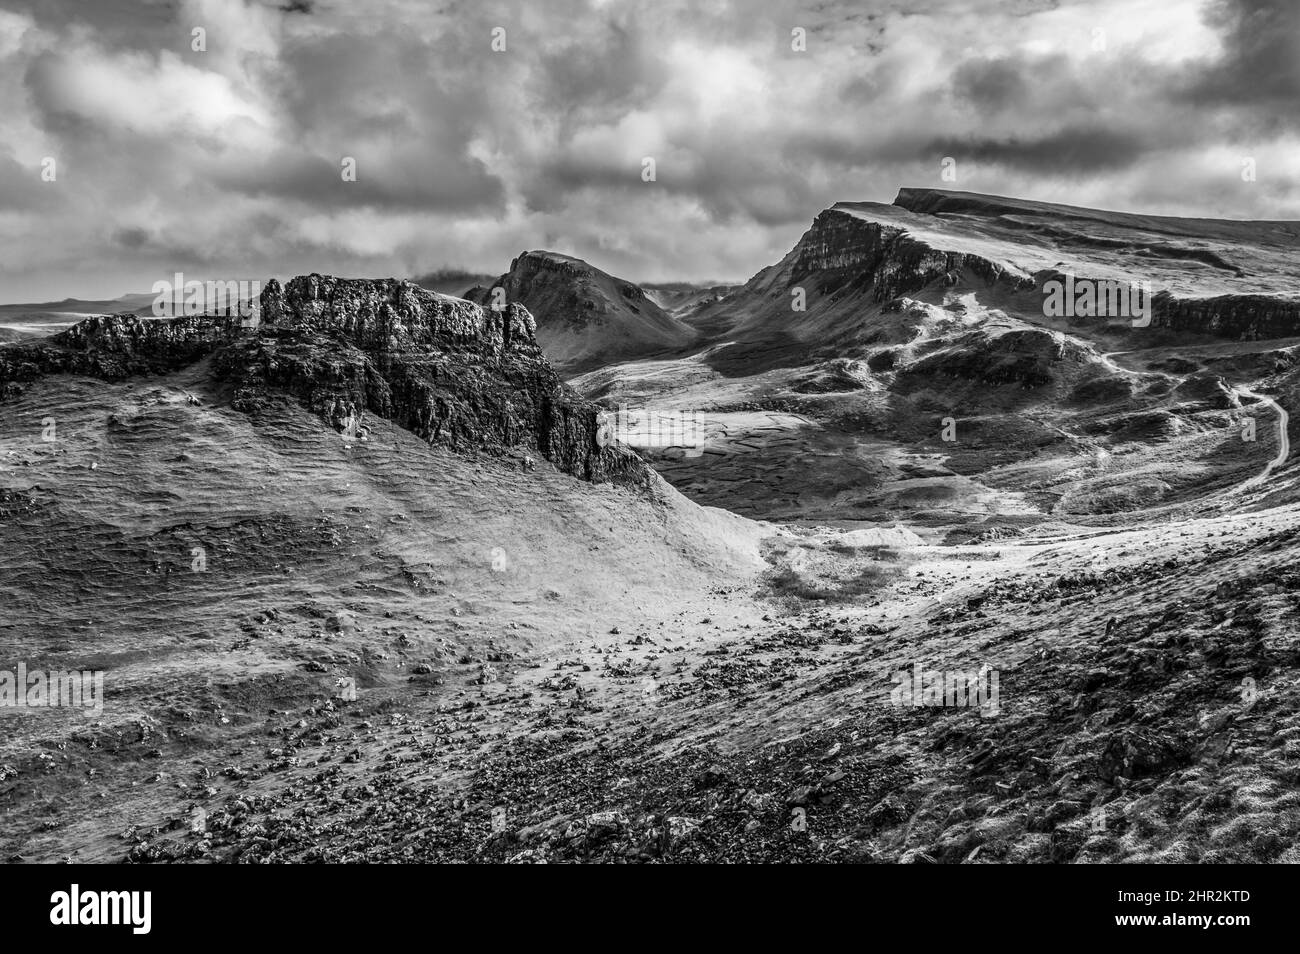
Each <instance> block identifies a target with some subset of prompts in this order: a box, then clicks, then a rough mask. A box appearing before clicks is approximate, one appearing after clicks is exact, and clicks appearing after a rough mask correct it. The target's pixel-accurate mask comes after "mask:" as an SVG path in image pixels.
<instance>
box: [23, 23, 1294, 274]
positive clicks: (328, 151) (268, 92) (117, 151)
mask: <svg viewBox="0 0 1300 954" xmlns="http://www.w3.org/2000/svg"><path fill="white" fill-rule="evenodd" d="M867 6H869V7H870V9H863V5H861V4H858V3H855V2H852V0H827V2H819V3H818V4H816V5H813V6H807V5H802V4H799V3H797V2H794V0H790V2H786V0H779V2H764V3H753V2H741V0H717V2H714V3H709V4H699V3H696V2H692V0H661V2H656V3H655V4H630V3H618V2H614V3H608V2H598V0H548V2H547V3H546V4H544V5H543V4H537V3H533V2H525V0H473V2H471V0H450V2H449V3H448V4H446V5H443V6H441V7H439V6H434V5H429V4H428V3H426V2H424V0H374V2H372V3H368V4H366V5H358V6H352V5H346V4H339V3H315V2H310V0H287V2H286V0H258V2H252V0H158V2H127V0H99V2H97V3H81V2H73V0H39V2H38V0H0V143H4V144H6V145H5V147H0V211H3V212H5V213H8V214H9V215H10V216H11V219H10V223H9V224H10V226H11V228H10V231H9V233H8V234H7V235H6V234H2V233H0V261H3V262H5V264H6V267H7V269H8V270H7V271H6V272H5V280H6V283H10V282H12V281H13V280H14V279H15V276H18V277H19V279H20V280H22V281H24V282H27V283H28V286H25V287H30V288H31V291H30V292H29V294H28V296H27V297H31V298H40V297H61V295H62V294H65V293H74V292H75V293H78V294H82V293H87V294H89V293H94V292H98V291H100V290H99V289H93V288H86V289H82V288H72V289H69V288H65V287H64V286H63V284H60V283H66V281H67V276H68V275H69V274H76V275H78V277H79V278H82V277H86V276H94V275H96V274H100V273H102V275H104V276H108V277H106V278H103V279H102V280H103V281H105V282H108V281H110V280H111V281H112V282H113V287H114V288H117V286H119V285H123V284H125V285H129V284H131V281H132V279H131V278H130V276H131V275H133V274H139V275H141V276H142V277H143V276H147V275H154V274H157V273H159V270H162V269H166V268H169V267H176V266H177V265H181V266H184V267H186V268H191V267H193V268H200V267H210V268H215V269H220V270H221V271H222V272H223V273H224V274H258V273H266V274H271V273H281V274H282V273H283V272H284V271H285V270H291V269H293V268H299V267H307V268H317V269H322V270H323V269H330V270H336V271H342V272H347V273H363V272H364V273H366V274H385V273H393V272H398V271H400V270H401V269H403V268H406V267H412V265H411V263H418V266H414V267H421V268H426V267H428V266H430V265H436V264H437V263H439V262H448V263H455V264H457V265H463V266H464V267H466V268H468V269H470V270H481V271H483V272H486V273H489V274H495V273H499V272H500V271H502V270H503V269H504V267H505V265H506V264H507V263H508V261H509V258H510V256H511V255H512V254H515V253H517V252H518V250H519V249H520V248H525V247H528V248H533V247H544V246H547V245H555V246H558V247H557V251H566V252H569V253H571V254H578V255H582V256H584V257H594V258H595V259H596V264H598V265H601V266H602V267H606V268H607V269H613V270H614V271H617V272H619V273H620V274H627V275H628V276H629V277H633V278H635V277H639V276H644V277H647V278H657V279H671V278H693V277H708V278H738V277H739V278H743V277H746V276H748V275H749V274H752V273H753V272H754V271H756V270H757V269H758V268H760V267H761V266H763V265H765V264H768V263H770V262H771V261H773V260H775V258H777V257H779V256H780V255H781V254H782V253H783V252H784V251H785V250H786V249H787V248H788V247H789V245H790V244H792V243H793V242H794V241H795V240H796V239H797V237H798V235H799V234H800V233H801V232H802V230H803V229H804V228H805V227H806V225H807V223H808V222H809V221H810V220H811V219H812V217H813V216H814V215H816V213H817V212H818V211H819V210H820V209H821V208H824V207H825V206H827V205H829V204H831V203H833V202H835V201H837V200H841V199H846V200H861V199H877V200H886V201H887V200H888V199H890V198H892V196H893V195H894V194H895V193H896V191H897V189H898V188H899V187H900V186H904V185H920V186H924V185H935V186H940V187H944V186H947V187H952V186H954V185H955V186H956V187H957V188H962V189H970V190H973V191H987V192H997V193H1001V194H1012V195H1023V196H1026V197H1029V198H1041V199H1046V200H1049V201H1071V202H1075V203H1076V204H1098V205H1103V206H1106V207H1110V208H1129V209H1135V210H1144V211H1151V212H1165V213H1170V212H1172V213H1184V214H1219V215H1225V216H1233V217H1242V218H1247V217H1257V218H1259V217H1267V216H1277V215H1279V214H1300V191H1298V190H1300V184H1296V183H1294V182H1293V181H1292V179H1291V178H1287V175H1286V174H1285V170H1286V169H1288V168H1289V165H1288V157H1289V155H1290V150H1291V148H1292V138H1291V136H1292V130H1293V129H1294V126H1295V119H1296V117H1297V116H1298V115H1300V112H1297V110H1296V109H1295V108H1294V104H1295V103H1296V102H1297V101H1300V3H1296V2H1284V0H1275V2H1260V0H1217V2H1211V3H1208V4H1205V3H1201V2H1200V0H1167V2H1165V3H1163V4H1146V5H1138V6H1134V7H1132V8H1124V9H1123V10H1120V9H1119V8H1118V6H1117V5H1116V4H1114V3H1113V2H1110V0H1105V2H1103V0H1095V2H1094V0H1080V2H1078V3H1072V4H1058V3H1055V2H1052V0H1021V2H1016V3H1008V2H1006V0H880V2H873V3H872V4H869V5H867ZM200 26H201V27H202V28H203V29H204V30H205V31H206V37H207V49H206V50H204V51H195V50H193V49H192V47H191V32H192V30H193V29H195V28H197V27H200ZM795 29H800V30H803V31H805V34H806V37H807V49H806V51H799V50H795V49H793V48H792V46H791V42H790V41H791V31H792V30H795ZM494 30H498V31H499V30H504V31H505V36H506V37H507V47H506V49H505V50H504V51H500V52H496V51H494V50H493V49H492V46H491V43H492V36H493V31H494ZM1097 31H1100V32H1101V33H1103V34H1104V35H1105V37H1106V41H1107V42H1105V43H1102V44H1099V45H1097V46H1096V47H1095V48H1094V45H1093V44H1094V40H1095V37H1096V33H1097ZM47 155H49V156H55V157H57V159H58V162H59V181H58V184H57V186H55V187H53V188H45V187H44V184H42V183H41V182H40V180H39V161H40V159H41V158H42V157H43V156H47ZM1246 155H1249V156H1258V158H1259V160H1260V162H1259V167H1260V170H1261V176H1260V182H1259V183H1258V186H1257V187H1256V188H1241V187H1239V186H1240V179H1239V177H1238V174H1237V173H1238V170H1239V168H1240V164H1239V158H1240V157H1241V156H1246ZM646 156H650V157H653V158H654V159H655V161H656V164H657V169H656V172H657V181H655V182H653V183H647V182H643V181H642V179H641V171H642V166H641V160H642V158H643V157H646ZM944 156H952V157H954V158H956V159H957V160H958V168H959V170H961V173H960V174H961V178H959V180H958V182H956V183H948V182H945V181H944V180H941V179H940V177H939V172H940V164H939V160H940V159H941V158H943V157H944ZM344 157H352V158H354V159H355V160H356V163H357V181H356V182H345V181H344V180H343V177H342V175H341V172H342V167H341V162H342V160H343V158H344ZM1216 184H1222V185H1223V186H1224V187H1222V188H1219V187H1216ZM88 226H89V227H88ZM29 234H38V235H40V236H41V241H39V242H35V243H34V242H32V241H31V240H30V239H29V238H25V236H27V235H29ZM85 263H94V265H93V268H92V267H91V266H86V265H85ZM74 264H75V265H76V267H75V268H74V267H73V266H74ZM83 266H84V267H83ZM95 268H98V269H100V273H96V272H94V269H95ZM55 286H57V287H55ZM119 290H121V289H119ZM47 292H48V294H47Z"/></svg>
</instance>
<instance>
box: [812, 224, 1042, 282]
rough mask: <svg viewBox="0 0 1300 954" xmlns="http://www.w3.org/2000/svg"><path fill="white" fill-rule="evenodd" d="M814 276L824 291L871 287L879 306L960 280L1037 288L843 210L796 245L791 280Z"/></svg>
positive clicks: (992, 265) (975, 258) (978, 259)
mask: <svg viewBox="0 0 1300 954" xmlns="http://www.w3.org/2000/svg"><path fill="white" fill-rule="evenodd" d="M809 276H813V277H814V278H815V281H816V286H817V288H818V290H819V291H823V292H829V291H834V290H842V291H849V290H855V289H862V290H867V289H869V290H870V294H871V300H873V301H876V302H885V301H889V300H891V299H894V298H897V297H899V296H900V295H909V294H912V293H914V292H917V291H920V290H921V289H922V288H924V287H926V286H927V285H929V284H930V283H931V282H935V281H941V282H944V283H946V284H953V283H954V282H956V281H957V280H958V279H959V278H966V279H967V280H969V279H971V278H975V279H979V280H981V281H984V282H987V283H990V284H992V283H996V282H1006V283H1008V284H1009V285H1010V286H1011V287H1013V288H1017V289H1019V288H1029V287H1033V282H1032V280H1029V279H1026V278H1025V277H1024V276H1017V275H1014V274H1013V273H1011V272H1009V271H1008V270H1007V269H1006V268H1004V267H1003V266H1002V265H1000V264H998V263H997V262H994V261H990V260H989V259H987V258H984V257H983V256H980V255H973V254H969V253H964V252H949V251H942V250H940V249H936V248H933V247H932V246H930V245H928V244H927V243H925V242H923V241H920V240H919V239H917V238H915V237H914V236H912V235H911V234H910V233H908V232H907V230H906V229H904V228H902V227H895V226H890V225H887V224H884V223H881V222H872V221H869V220H866V219H863V218H860V217H858V216H855V215H852V214H850V213H848V212H844V211H841V210H839V209H827V210H826V211H825V212H822V213H821V214H820V215H818V216H817V218H816V219H814V220H813V224H812V227H811V228H810V229H809V230H808V231H807V232H805V233H804V235H803V238H801V239H800V240H799V244H798V245H797V246H795V249H794V251H793V260H792V262H791V272H790V277H791V280H792V281H793V282H794V283H796V284H797V283H799V282H800V281H803V280H805V279H806V278H808V277H809Z"/></svg>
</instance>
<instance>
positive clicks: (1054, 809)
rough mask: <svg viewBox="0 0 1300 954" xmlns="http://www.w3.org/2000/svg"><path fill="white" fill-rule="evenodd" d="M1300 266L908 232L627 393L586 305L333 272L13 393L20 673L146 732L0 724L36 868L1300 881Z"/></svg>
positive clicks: (1088, 239) (7, 368) (0, 358)
mask: <svg viewBox="0 0 1300 954" xmlns="http://www.w3.org/2000/svg"><path fill="white" fill-rule="evenodd" d="M1295 235H1296V232H1295V230H1294V225H1293V224H1291V223H1216V222H1209V221H1203V220H1171V219H1155V218H1149V217H1143V216H1133V215H1124V214H1120V213H1108V212H1097V211H1094V210H1082V209H1070V208H1068V207H1063V206H1048V205H1045V204H1042V203H1026V202H1021V201H1019V200H1010V199H1003V198H1000V197H988V196H972V195H966V194H961V193H939V192H930V191H921V190H904V192H903V193H902V194H900V196H899V198H898V200H896V203H895V204H893V205H883V204H871V203H852V204H842V205H839V206H836V207H835V208H833V209H831V210H827V211H826V212H824V213H822V214H821V215H819V216H818V217H817V218H816V220H815V221H814V223H813V225H812V227H811V228H810V229H809V231H808V233H807V234H805V235H804V236H803V238H802V239H801V240H800V242H799V243H798V244H797V245H796V247H795V248H794V249H793V250H792V251H791V253H790V255H788V256H787V257H786V258H785V259H784V260H783V261H782V262H781V263H778V264H776V265H774V266H772V267H770V268H768V269H764V270H763V271H762V272H760V273H759V274H758V275H756V276H755V277H754V278H753V279H752V280H751V281H750V282H748V283H746V284H745V285H743V286H740V287H736V288H727V287H719V288H717V289H715V290H711V291H707V292H704V291H699V292H691V291H689V290H687V289H685V288H676V289H671V290H664V291H662V292H655V291H654V290H651V291H650V292H649V293H648V295H647V299H649V298H652V297H655V296H656V295H658V296H659V302H660V304H658V305H655V307H656V308H660V309H661V310H662V312H663V314H671V316H672V318H673V320H674V321H675V322H679V323H681V324H683V325H688V326H689V330H688V331H686V332H683V334H682V337H681V338H680V339H679V340H678V341H677V343H676V345H675V346H673V347H666V348H665V349H664V350H663V351H662V352H647V353H641V354H638V355H637V356H635V357H634V358H630V359H627V360H624V359H621V358H611V359H609V360H610V361H611V362H612V363H605V364H600V363H599V362H597V364H598V366H593V367H592V368H590V369H588V370H585V371H583V372H582V373H577V371H579V370H581V369H582V364H581V362H578V363H577V364H573V365H566V364H565V362H566V360H568V359H567V358H566V355H569V356H572V355H573V354H574V353H575V352H573V351H572V350H569V349H570V345H569V344H565V343H563V342H562V343H561V344H560V345H559V350H558V351H557V352H556V353H555V354H554V355H549V354H547V338H546V336H545V335H544V334H543V329H544V328H545V327H547V326H548V324H549V323H551V322H554V321H556V320H557V319H563V317H564V310H565V309H567V308H571V307H572V305H571V302H572V300H573V298H572V296H574V295H581V294H584V292H583V291H582V289H583V288H584V287H585V286H584V284H583V282H584V281H585V280H586V276H587V275H589V274H590V272H588V271H587V269H586V268H577V267H576V266H575V267H574V268H573V269H571V270H570V271H568V272H566V273H564V274H562V275H559V276H558V277H556V276H552V277H550V278H548V280H547V281H548V286H547V287H548V291H547V296H545V297H544V298H541V299H537V300H536V301H535V304H536V307H537V310H538V312H539V314H538V317H537V318H536V321H534V317H533V314H532V311H533V305H532V304H528V303H527V302H526V301H521V298H516V297H514V296H511V297H510V300H509V302H508V303H507V306H506V307H505V308H504V309H503V310H500V311H498V310H494V309H492V308H491V307H482V305H480V304H478V303H474V302H469V301H465V300H460V299H455V298H450V297H447V296H445V295H440V294H436V293H434V292H431V291H427V290H424V289H421V288H419V287H418V286H417V285H413V284H410V283H403V282H397V281H345V280H340V279H333V278H328V277H324V276H315V275H314V276H304V277H300V278H296V279H294V280H292V281H290V282H287V283H286V284H285V285H284V286H283V287H282V286H280V285H279V284H277V283H268V286H267V288H266V291H265V293H264V294H263V299H262V323H261V324H260V325H259V326H257V327H245V326H244V325H242V324H241V323H239V322H238V321H233V320H229V319H223V318H215V317H200V318H193V319H175V320H170V321H165V322H148V321H143V320H141V319H137V318H133V317H130V316H116V317H102V318H95V319H92V320H88V321H85V322H82V323H81V324H79V325H77V326H75V327H73V328H72V329H70V330H68V331H65V332H61V333H60V334H57V335H54V336H52V337H50V338H46V339H41V340H39V341H30V342H22V343H19V344H12V345H8V346H6V347H4V348H3V349H0V388H3V391H2V392H0V393H3V399H2V401H0V468H2V469H0V494H2V495H3V496H0V544H2V545H0V588H3V595H4V597H5V602H6V605H7V606H9V607H10V608H11V610H10V612H9V613H7V614H6V616H5V618H4V619H3V620H2V621H0V645H2V646H4V647H6V648H7V651H6V653H5V656H6V658H5V659H3V660H0V668H4V667H6V666H8V667H10V668H12V666H13V665H14V664H15V663H16V662H17V661H19V660H22V661H25V662H26V664H27V665H28V666H29V667H33V668H34V667H38V666H43V667H46V668H49V669H61V668H73V667H76V668H101V669H104V670H106V681H105V682H106V687H107V693H108V695H107V699H106V704H105V709H104V712H103V714H102V715H100V716H97V717H92V716H86V715H82V714H79V713H76V712H70V711H66V710H39V711H23V710H0V720H4V725H5V728H6V730H7V731H6V732H5V733H3V742H0V811H2V812H3V818H4V824H3V826H0V852H3V857H5V858H7V859H8V860H13V861H18V860H22V861H50V860H60V859H65V858H72V859H76V860H97V861H118V860H123V859H128V860H132V861H140V862H145V861H167V860H183V861H241V862H265V861H343V860H349V861H359V860H367V861H428V860H445V861H493V862H495V861H514V862H568V861H620V862H648V861H666V862H687V861H720V860H726V861H746V860H749V861H849V862H945V863H947V862H951V863H958V862H966V863H996V862H1008V861H1010V862H1020V861H1023V862H1103V861H1104V862H1126V861H1192V862H1226V861H1263V862H1294V861H1297V860H1300V854H1298V852H1300V847H1297V836H1298V835H1300V714H1298V711H1297V701H1298V697H1297V693H1298V692H1300V635H1297V626H1296V616H1297V611H1300V597H1298V596H1297V583H1298V582H1300V552H1298V551H1297V546H1296V542H1295V526H1296V519H1297V507H1300V485H1298V483H1297V472H1296V469H1295V468H1294V467H1293V466H1292V463H1291V455H1290V434H1289V420H1290V418H1289V412H1290V410H1293V409H1294V407H1295V406H1296V401H1295V398H1296V387H1297V384H1296V372H1295V348H1296V345H1297V344H1300V326H1298V325H1296V324H1294V323H1293V320H1292V318H1291V311H1290V309H1291V307H1292V306H1291V298H1290V297H1289V291H1288V289H1295V288H1297V287H1300V284H1297V282H1296V281H1294V280H1293V279H1296V278H1300V276H1295V275H1294V274H1293V272H1292V271H1291V269H1292V268H1293V267H1294V266H1293V264H1292V260H1293V254H1292V253H1293V244H1294V241H1295ZM518 264H519V263H518V261H517V262H516V263H515V265H514V266H512V270H511V271H512V272H514V271H516V269H517V266H518ZM1062 272H1069V273H1070V274H1075V275H1079V276H1086V275H1094V274H1095V275H1103V274H1105V275H1112V274H1115V275H1122V276H1126V277H1127V278H1132V279H1135V280H1145V281H1153V282H1158V283H1159V284H1160V285H1161V286H1162V288H1164V289H1165V291H1166V295H1165V296H1164V297H1162V298H1161V299H1160V300H1159V303H1158V305H1157V308H1156V312H1155V316H1154V317H1155V320H1154V321H1153V322H1152V324H1151V326H1150V327H1143V328H1136V327H1133V326H1132V325H1131V324H1129V323H1128V322H1119V321H1099V320H1097V319H1090V320H1089V319H1079V320H1056V319H1049V318H1047V317H1045V316H1044V314H1043V310H1042V307H1041V301H1042V284H1043V282H1044V281H1045V280H1047V278H1048V277H1049V276H1051V275H1055V274H1061V273H1062ZM503 281H504V279H503ZM796 288H802V289H803V290H804V292H805V302H804V304H805V308H804V309H803V310H802V311H800V310H795V309H792V308H791V302H792V301H793V300H794V299H793V296H792V291H793V290H794V289H796ZM670 292H671V293H670ZM620 295H622V293H620ZM475 297H479V296H477V295H476V296H475ZM622 297H623V298H624V300H629V301H630V300H639V299H637V298H636V295H635V294H634V293H632V294H629V295H625V296H622ZM593 300H594V299H593ZM489 304H490V302H489ZM624 319H627V315H626V314H624V315H622V316H621V317H620V318H619V320H624ZM584 327H585V326H584ZM593 327H594V329H595V330H592V331H591V332H590V334H591V344H592V346H593V348H594V349H595V350H593V351H592V354H596V353H597V352H598V351H599V349H600V348H602V347H604V344H605V342H606V338H605V337H604V333H603V332H601V331H600V330H599V324H598V323H597V325H595V326H593ZM582 340H583V339H582V336H581V335H575V337H574V338H573V339H572V341H573V342H578V343H579V344H580V343H581V342H582ZM548 358H550V359H551V360H548ZM584 360H585V359H584ZM604 360H606V359H605V358H601V359H600V361H604ZM552 362H558V363H559V364H560V365H561V366H562V367H565V370H566V373H570V374H575V373H576V376H574V377H573V378H572V379H571V383H572V385H573V388H572V389H571V388H570V387H568V386H566V385H565V384H564V383H562V382H561V380H560V378H559V376H558V375H557V373H556V372H555V371H553V370H552V369H551V367H552ZM580 395H584V396H585V397H584V396H580ZM618 403H627V404H629V405H632V406H634V407H637V408H640V409H643V410H654V411H659V412H664V413H671V412H674V411H682V412H687V411H697V412H699V413H700V414H701V415H702V416H703V417H704V418H705V420H706V421H707V428H708V433H709V439H708V442H707V445H706V447H705V448H704V453H703V454H702V455H700V456H698V457H692V456H684V455H681V454H680V453H677V452H672V451H669V452H663V451H656V450H646V451H645V453H644V455H642V456H638V455H637V454H634V453H632V452H631V451H630V450H629V449H627V448H625V447H620V446H619V445H618V443H617V442H614V443H610V441H609V440H608V439H606V438H604V437H602V429H601V417H600V415H599V411H600V404H604V405H605V406H606V407H612V406H614V405H615V404H618ZM945 419H946V420H947V422H948V423H945ZM51 421H52V422H53V431H51V429H50V423H49V422H51ZM949 424H951V425H952V430H950V431H948V434H947V436H945V430H946V429H948V425H949ZM1252 428H1253V430H1252ZM1247 435H1249V437H1251V438H1253V439H1246V438H1247ZM647 461H648V464H647ZM196 554H198V555H200V556H201V557H202V559H201V560H200V559H199V558H198V557H197V556H196ZM913 667H919V668H920V669H922V670H927V671H938V672H941V673H947V674H950V675H951V674H954V673H960V674H963V675H965V674H970V675H972V676H974V675H975V674H984V676H983V677H982V678H988V677H989V674H996V678H997V697H996V703H997V704H996V706H993V707H991V706H989V705H984V706H983V707H979V706H973V705H919V706H913V705H906V704H901V705H900V704H898V702H899V700H898V699H897V697H896V695H893V693H894V691H895V690H896V688H897V685H898V683H899V677H898V674H900V673H902V674H907V675H908V676H909V677H910V674H911V673H912V672H913ZM918 701H925V700H918ZM930 701H934V700H930ZM986 701H987V700H986Z"/></svg>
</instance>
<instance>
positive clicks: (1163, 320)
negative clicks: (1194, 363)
mask: <svg viewBox="0 0 1300 954" xmlns="http://www.w3.org/2000/svg"><path fill="white" fill-rule="evenodd" d="M1151 325H1152V327H1155V328H1169V329H1171V330H1173V331H1190V332H1195V333H1197V334H1208V335H1216V336H1218V337H1221V338H1233V339H1235V340H1237V341H1259V340H1262V339H1267V338H1289V337H1293V336H1295V335H1300V301H1295V300H1294V299H1286V298H1277V297H1274V296H1272V295H1219V296H1216V297H1212V298H1174V297H1172V296H1170V295H1167V294H1157V295H1155V296H1153V298H1152V302H1151Z"/></svg>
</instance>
